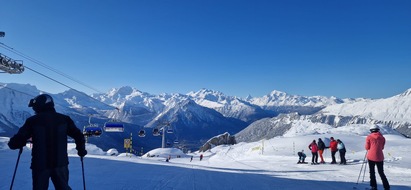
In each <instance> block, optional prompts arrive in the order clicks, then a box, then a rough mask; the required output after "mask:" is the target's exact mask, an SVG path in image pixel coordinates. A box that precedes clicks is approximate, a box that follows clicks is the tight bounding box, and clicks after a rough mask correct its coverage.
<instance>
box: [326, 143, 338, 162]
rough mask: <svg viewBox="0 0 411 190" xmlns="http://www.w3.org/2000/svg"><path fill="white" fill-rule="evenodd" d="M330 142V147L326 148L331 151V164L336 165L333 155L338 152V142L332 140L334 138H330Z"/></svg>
mask: <svg viewBox="0 0 411 190" xmlns="http://www.w3.org/2000/svg"><path fill="white" fill-rule="evenodd" d="M330 140H331V142H330V146H329V147H328V148H330V150H331V159H332V161H331V164H336V163H337V161H336V160H335V154H336V153H337V151H338V148H337V146H338V142H337V141H336V140H334V137H331V138H330Z"/></svg>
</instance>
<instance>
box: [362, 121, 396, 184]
mask: <svg viewBox="0 0 411 190" xmlns="http://www.w3.org/2000/svg"><path fill="white" fill-rule="evenodd" d="M370 132H371V134H369V135H368V136H367V138H366V140H365V150H367V159H368V165H369V166H370V186H371V189H372V190H376V189H377V181H376V179H375V165H377V171H378V174H379V175H380V177H381V180H382V184H383V186H384V190H389V189H390V184H389V183H388V180H387V177H386V176H385V174H384V153H383V151H382V150H383V149H384V145H385V138H384V136H382V134H381V133H380V128H379V127H378V125H374V126H372V127H371V128H370Z"/></svg>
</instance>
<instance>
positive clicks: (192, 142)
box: [0, 83, 411, 150]
mask: <svg viewBox="0 0 411 190" xmlns="http://www.w3.org/2000/svg"><path fill="white" fill-rule="evenodd" d="M41 93H43V92H42V91H41V90H38V89H37V88H36V87H35V86H33V85H29V84H15V83H8V84H2V83H0V97H1V101H0V105H1V106H2V109H1V110H0V134H1V136H11V135H12V134H14V133H15V132H16V131H17V130H18V128H19V127H20V126H21V125H22V124H23V122H24V120H25V119H26V118H27V117H29V116H30V115H32V114H33V112H32V110H31V109H30V108H28V107H27V102H28V101H29V100H30V99H31V98H33V97H34V96H36V95H38V94H41ZM52 96H53V98H54V100H55V103H56V109H57V111H58V112H61V113H64V114H67V115H70V116H71V117H72V118H73V120H75V122H76V124H77V126H78V127H79V128H83V126H86V125H88V122H89V119H90V121H91V123H97V124H99V125H100V126H102V125H104V122H106V121H108V120H110V119H115V120H118V121H121V122H123V123H124V124H125V132H124V133H103V135H102V136H101V137H100V138H89V139H88V140H89V141H90V142H92V143H94V144H98V145H99V147H102V148H103V149H108V148H112V147H115V148H122V146H123V139H124V138H130V137H131V136H132V134H137V133H138V132H139V131H141V130H145V131H146V133H147V134H150V133H151V130H153V129H154V128H161V127H164V126H165V123H168V124H169V127H170V128H172V129H173V130H174V133H173V134H171V135H167V142H168V143H169V142H173V141H179V142H180V143H179V144H178V145H177V144H175V146H179V147H183V148H188V149H198V147H200V146H201V145H202V143H204V142H206V141H207V140H208V139H209V138H211V137H213V136H215V135H218V134H222V133H224V132H229V133H230V134H236V135H235V136H236V139H238V141H255V140H260V139H262V138H269V137H273V136H278V135H282V134H284V133H285V132H286V131H287V130H288V129H289V127H290V126H292V125H293V123H295V122H312V123H319V125H320V124H324V125H329V126H334V127H339V126H343V125H345V124H363V123H382V124H386V125H388V126H390V127H392V128H394V129H396V130H398V131H399V132H400V133H402V134H404V135H407V136H409V135H411V131H410V129H409V128H408V126H409V125H410V124H409V122H408V121H409V119H410V117H411V114H410V112H411V111H410V110H409V109H408V107H410V105H411V90H407V91H405V92H404V93H402V94H399V95H397V96H393V97H390V98H386V99H375V100H373V99H365V98H358V99H339V98H337V97H323V96H313V97H306V96H298V95H290V94H287V93H285V92H280V91H272V92H271V93H270V94H267V95H265V96H263V97H247V98H239V97H235V96H227V95H224V94H223V93H222V92H218V91H214V90H209V89H200V90H199V91H197V92H190V93H188V94H167V93H164V94H159V95H153V94H149V93H146V92H141V91H139V90H137V89H136V88H133V87H130V86H125V87H120V88H113V89H112V90H110V91H109V92H107V93H101V94H93V95H91V96H88V95H86V94H84V93H82V92H79V91H76V90H68V91H65V92H62V93H58V94H52ZM135 136H136V135H135ZM133 140H134V141H135V142H136V143H134V142H133V145H134V144H135V146H136V147H135V148H138V149H140V148H142V149H146V150H147V149H148V150H150V149H152V148H156V147H159V146H161V140H159V137H153V136H152V135H146V137H145V138H134V139H133ZM170 144H171V143H170Z"/></svg>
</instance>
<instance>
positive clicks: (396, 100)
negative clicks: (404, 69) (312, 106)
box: [322, 89, 411, 122]
mask: <svg viewBox="0 0 411 190" xmlns="http://www.w3.org/2000/svg"><path fill="white" fill-rule="evenodd" d="M322 112H323V113H324V114H327V115H341V116H362V117H364V118H373V119H376V120H381V121H400V122H410V121H411V89H408V90H407V91H405V92H403V93H401V94H399V95H396V96H393V97H390V98H386V99H377V100H370V99H365V100H363V101H357V102H351V103H343V104H334V105H330V106H327V107H326V108H324V109H323V110H322Z"/></svg>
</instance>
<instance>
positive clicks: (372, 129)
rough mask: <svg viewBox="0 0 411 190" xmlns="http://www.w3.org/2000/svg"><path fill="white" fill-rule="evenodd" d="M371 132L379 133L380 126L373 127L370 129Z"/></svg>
mask: <svg viewBox="0 0 411 190" xmlns="http://www.w3.org/2000/svg"><path fill="white" fill-rule="evenodd" d="M370 131H371V132H378V131H380V127H379V126H378V125H373V126H371V127H370Z"/></svg>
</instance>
